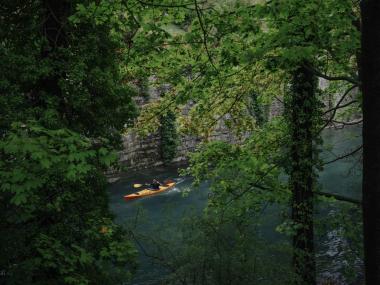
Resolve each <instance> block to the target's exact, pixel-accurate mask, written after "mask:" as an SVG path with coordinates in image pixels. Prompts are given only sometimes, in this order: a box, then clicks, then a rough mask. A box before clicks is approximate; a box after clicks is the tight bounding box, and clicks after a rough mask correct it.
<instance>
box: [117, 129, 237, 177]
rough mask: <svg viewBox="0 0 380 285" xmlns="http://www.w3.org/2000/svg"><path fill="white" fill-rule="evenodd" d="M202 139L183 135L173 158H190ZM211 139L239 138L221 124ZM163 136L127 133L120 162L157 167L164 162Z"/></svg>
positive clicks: (134, 166) (132, 165)
mask: <svg viewBox="0 0 380 285" xmlns="http://www.w3.org/2000/svg"><path fill="white" fill-rule="evenodd" d="M201 141H202V140H201V139H200V138H197V137H194V136H181V137H180V138H179V144H178V147H177V155H176V157H175V158H174V159H173V160H172V161H173V163H175V162H184V161H186V160H187V159H188V154H189V153H191V152H193V151H194V150H195V149H196V147H197V145H198V144H199V143H200V142H201ZM209 141H226V142H231V143H234V142H237V138H236V137H235V136H234V135H233V134H232V133H231V132H230V131H229V130H228V129H227V127H225V126H224V125H223V124H220V125H219V126H218V128H217V129H215V131H214V132H213V133H212V134H211V136H210V137H209ZM160 152H161V137H160V135H159V134H152V135H149V136H147V137H144V138H142V137H139V136H138V135H137V134H135V133H130V134H127V135H125V136H124V137H123V150H122V151H121V152H120V153H119V156H120V162H121V163H122V164H123V165H124V166H126V167H128V168H130V169H135V170H136V169H142V168H150V167H156V166H160V165H162V164H163V161H162V158H161V153H160Z"/></svg>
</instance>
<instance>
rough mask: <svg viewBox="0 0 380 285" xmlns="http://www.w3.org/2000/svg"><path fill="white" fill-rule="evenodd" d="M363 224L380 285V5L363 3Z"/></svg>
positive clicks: (371, 269) (368, 262)
mask: <svg viewBox="0 0 380 285" xmlns="http://www.w3.org/2000/svg"><path fill="white" fill-rule="evenodd" d="M361 5H362V6H361V14H362V51H361V80H362V91H363V225H364V263H365V275H366V284H368V285H374V284H380V17H379V15H380V2H379V1H378V0H365V1H362V3H361Z"/></svg>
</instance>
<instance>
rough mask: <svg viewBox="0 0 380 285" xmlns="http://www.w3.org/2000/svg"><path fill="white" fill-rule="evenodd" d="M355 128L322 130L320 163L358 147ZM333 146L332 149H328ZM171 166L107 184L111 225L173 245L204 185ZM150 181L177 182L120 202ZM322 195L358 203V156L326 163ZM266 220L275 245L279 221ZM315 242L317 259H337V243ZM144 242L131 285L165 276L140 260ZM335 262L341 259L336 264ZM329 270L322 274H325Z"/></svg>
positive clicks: (274, 216)
mask: <svg viewBox="0 0 380 285" xmlns="http://www.w3.org/2000/svg"><path fill="white" fill-rule="evenodd" d="M360 132H361V129H360V128H349V129H347V128H346V129H343V130H326V131H325V132H324V134H323V138H324V146H325V147H324V152H323V154H322V158H323V160H324V161H330V160H332V159H334V158H335V157H336V156H340V155H342V154H344V153H345V152H349V151H350V150H351V149H354V148H355V147H356V146H357V145H359V144H360V143H361V138H360ZM332 146H333V147H332ZM177 170H178V169H177V167H168V168H156V169H148V170H142V171H139V172H131V173H127V174H124V175H123V177H122V178H121V179H120V180H119V181H118V182H116V183H114V184H112V185H111V186H110V189H109V190H110V206H111V209H112V211H113V212H114V213H115V215H116V222H117V223H120V224H122V225H124V226H125V227H126V228H128V229H133V232H136V233H140V234H143V235H144V236H146V237H148V238H150V239H151V240H154V238H155V237H156V236H157V237H158V236H159V237H164V238H165V239H166V240H168V241H169V242H170V241H171V242H175V241H176V239H177V236H178V234H179V230H178V227H179V224H180V222H181V220H182V219H183V217H186V216H189V215H191V214H193V213H194V212H200V211H202V209H203V208H204V207H205V205H206V202H207V197H208V193H209V189H208V184H207V183H203V184H202V185H200V187H199V188H196V189H194V188H192V186H191V182H192V181H191V178H189V177H185V178H183V177H179V175H178V171H177ZM153 178H156V179H159V180H161V181H163V180H165V179H167V178H171V179H175V180H176V181H177V185H176V187H175V188H173V189H171V190H169V191H167V192H164V193H160V194H158V195H155V196H151V197H145V198H141V199H138V200H134V201H129V202H125V201H124V200H123V199H122V197H123V196H124V195H126V194H129V193H133V192H135V189H133V188H132V184H133V183H144V182H150V181H151V180H152V179H153ZM319 181H320V183H321V185H322V186H323V191H325V192H330V193H335V194H339V195H343V196H347V197H351V198H355V199H360V195H361V194H360V193H361V163H360V159H359V157H358V156H355V157H354V158H351V159H345V160H340V161H337V162H335V163H332V164H328V165H326V167H325V169H324V171H323V172H322V173H321V174H320V179H319ZM336 210H337V209H335V208H331V207H321V209H319V212H320V213H322V214H323V215H327V214H328V213H331V211H336ZM266 215H267V218H266V222H265V224H264V225H263V226H262V229H261V231H262V234H263V236H264V237H265V238H266V239H268V241H271V242H273V241H276V240H279V239H281V238H283V237H281V235H280V234H279V233H277V232H276V231H275V230H274V228H275V226H277V225H278V222H279V221H280V217H279V211H278V210H277V209H276V207H275V206H272V207H270V208H269V209H267V211H266ZM329 237H331V240H332V241H330V240H328V241H326V240H325V241H320V242H321V244H322V246H320V248H319V249H318V250H319V251H323V252H322V254H321V256H324V255H327V258H329V257H332V258H338V257H337V256H334V254H335V255H336V252H335V251H334V248H333V247H332V244H335V243H339V242H340V241H339V240H338V241H336V240H334V233H332V235H330V236H329ZM149 244H150V242H144V240H139V244H138V245H137V247H138V248H139V249H140V252H141V255H140V258H139V263H140V266H139V269H138V271H137V273H136V276H135V278H134V280H133V282H132V284H145V285H147V284H159V280H160V277H162V276H163V275H164V274H165V269H163V268H160V267H159V266H158V265H156V264H154V259H152V258H149V257H147V256H145V254H144V253H148V254H149V252H150V248H149ZM337 262H338V263H339V262H341V261H339V260H338V261H337ZM330 273H331V274H334V272H327V274H330Z"/></svg>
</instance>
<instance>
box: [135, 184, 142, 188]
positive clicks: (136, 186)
mask: <svg viewBox="0 0 380 285" xmlns="http://www.w3.org/2000/svg"><path fill="white" fill-rule="evenodd" d="M143 185H144V184H133V187H134V188H139V187H141V186H143Z"/></svg>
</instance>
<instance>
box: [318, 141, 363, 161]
mask: <svg viewBox="0 0 380 285" xmlns="http://www.w3.org/2000/svg"><path fill="white" fill-rule="evenodd" d="M362 148H363V145H361V146H359V147H358V148H356V149H354V150H353V151H351V152H349V153H346V154H344V155H341V156H338V157H337V158H335V159H333V160H330V161H327V162H325V163H323V165H327V164H331V163H334V162H336V161H338V160H341V159H344V158H347V157H349V156H351V155H354V154H355V153H357V152H358V151H360V150H361V149H362Z"/></svg>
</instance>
